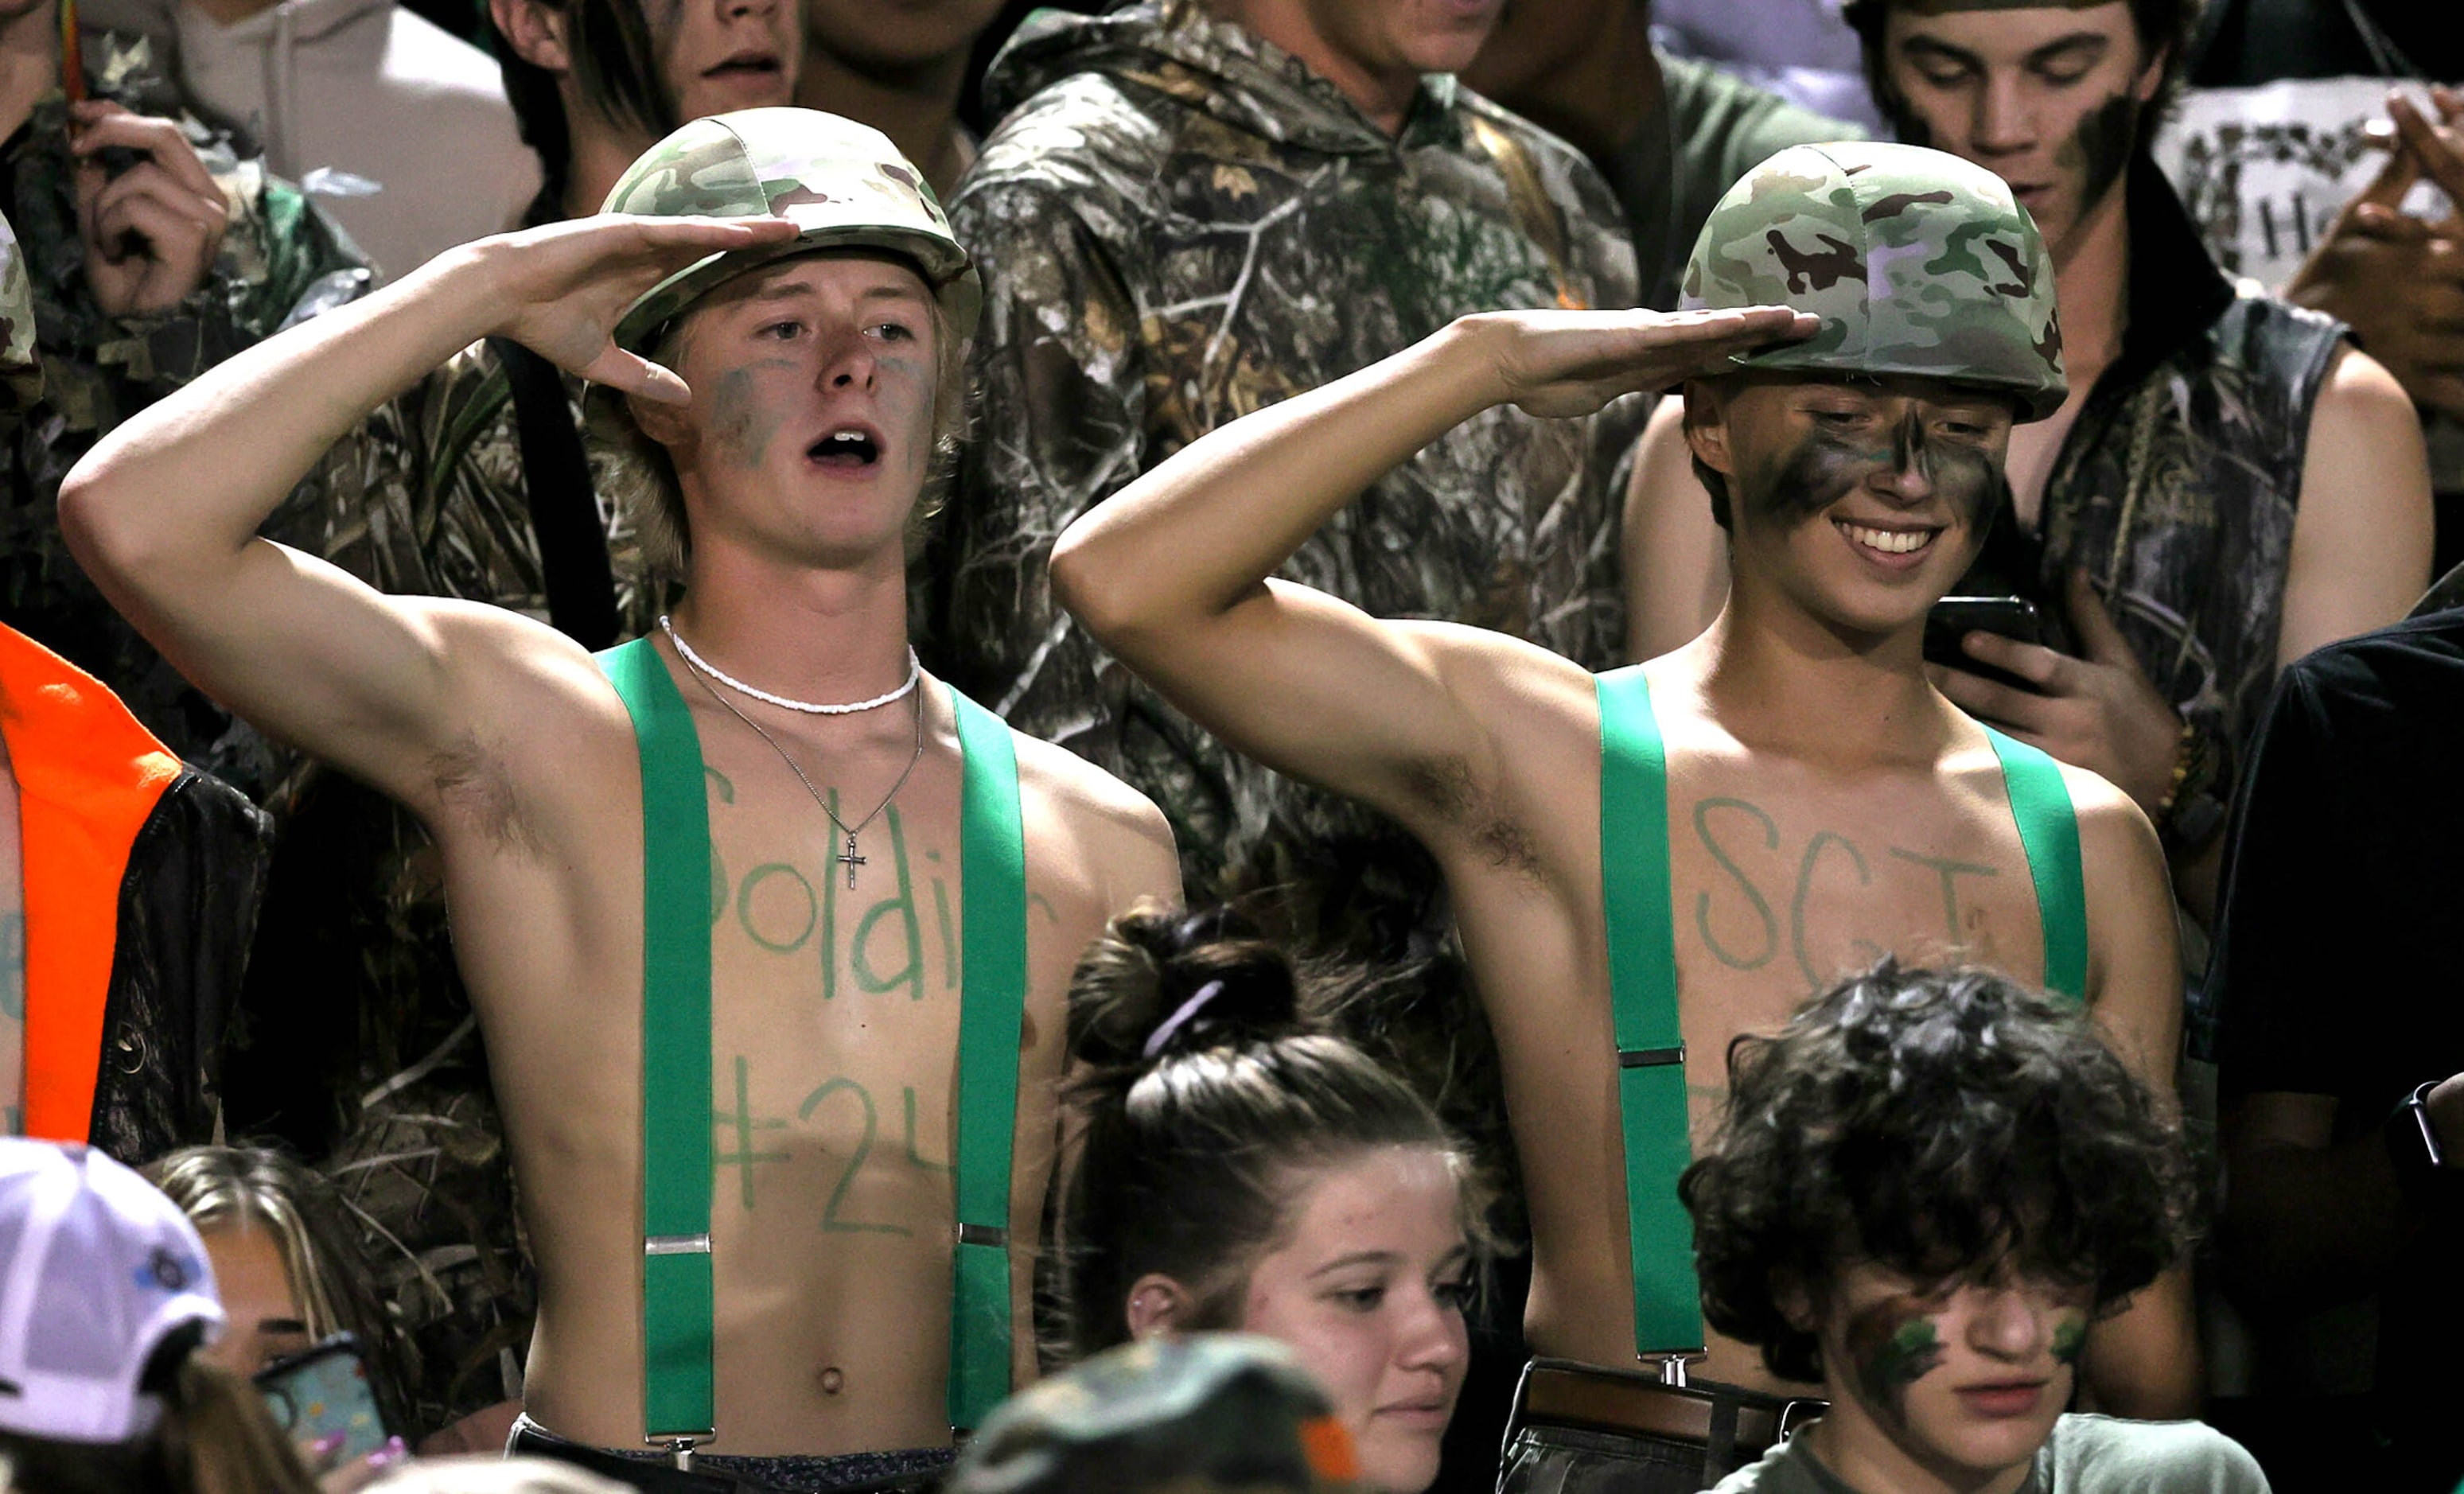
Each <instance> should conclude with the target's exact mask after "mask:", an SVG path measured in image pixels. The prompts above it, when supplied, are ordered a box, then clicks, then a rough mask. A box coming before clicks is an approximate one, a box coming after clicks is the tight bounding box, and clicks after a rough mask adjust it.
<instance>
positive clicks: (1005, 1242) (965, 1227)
mask: <svg viewBox="0 0 2464 1494" xmlns="http://www.w3.org/2000/svg"><path fill="white" fill-rule="evenodd" d="M958 1243H960V1244H962V1245H990V1246H992V1247H993V1248H994V1249H996V1250H1006V1249H1008V1248H1009V1231H1008V1230H1005V1229H1000V1228H997V1227H995V1226H993V1225H990V1224H967V1223H961V1224H960V1225H959V1226H958Z"/></svg>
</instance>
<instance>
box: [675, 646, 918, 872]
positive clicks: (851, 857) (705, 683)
mask: <svg viewBox="0 0 2464 1494" xmlns="http://www.w3.org/2000/svg"><path fill="white" fill-rule="evenodd" d="M659 626H661V627H662V628H667V627H668V620H667V619H666V618H664V617H663V618H661V619H659ZM668 637H669V639H670V640H671V641H672V642H673V643H674V644H675V646H676V650H677V653H678V655H679V657H681V658H682V659H683V660H684V661H685V664H686V667H687V668H688V669H690V670H692V671H693V678H695V679H697V680H699V681H701V688H702V689H704V690H706V691H708V692H710V698H711V699H713V700H715V701H717V702H718V703H719V705H720V707H721V708H723V709H724V710H725V711H726V712H727V714H729V715H732V716H734V717H736V718H737V720H739V721H741V722H743V723H744V724H745V725H747V726H749V727H751V728H753V735H754V736H759V737H760V738H761V739H762V740H763V741H765V742H768V743H769V744H770V750H771V751H772V752H775V753H777V754H778V755H779V760H780V761H781V762H783V763H785V764H786V765H787V771H788V772H790V773H792V774H794V775H796V781H797V782H799V783H802V784H803V785H804V792H805V793H807V794H810V795H811V796H813V802H814V803H817V804H819V805H821V806H822V813H824V814H825V815H827V816H829V819H830V824H831V825H832V826H834V827H835V828H836V829H837V830H838V832H839V833H840V834H841V835H844V836H846V837H847V849H846V850H844V851H841V852H840V853H839V854H838V855H836V856H834V857H832V858H831V859H832V860H833V861H836V862H838V863H839V864H840V865H842V866H844V867H846V868H847V890H848V891H850V892H852V891H854V890H855V868H858V867H861V866H863V865H865V863H866V860H867V858H865V857H863V856H860V855H858V854H856V848H855V838H856V836H858V835H859V834H861V833H863V830H864V827H865V826H866V825H869V824H872V822H874V821H875V820H878V819H880V818H881V812H882V811H883V810H885V809H887V808H889V807H890V802H891V800H893V799H896V798H897V797H898V791H899V790H900V789H902V788H905V787H906V786H907V780H908V776H909V775H910V774H913V772H914V771H915V764H917V763H918V762H921V761H923V760H924V697H923V696H922V695H917V696H916V697H915V751H914V752H913V754H911V755H910V756H909V757H908V758H907V766H906V767H905V768H903V769H901V770H900V771H899V774H898V781H897V782H895V783H892V784H891V785H890V792H889V793H887V794H884V795H882V796H881V802H879V803H877V804H875V805H873V806H872V813H870V814H869V815H866V816H865V817H864V818H863V819H861V820H858V821H857V822H856V823H855V824H854V825H853V827H849V826H848V824H847V822H846V821H844V820H841V819H840V818H839V817H838V812H837V811H836V810H834V809H832V808H831V807H830V802H829V801H828V800H826V799H825V798H823V797H822V791H821V790H820V789H818V788H815V787H814V786H813V780H811V779H808V778H806V777H804V770H803V769H802V768H800V767H798V766H796V759H795V758H792V757H790V756H789V755H788V752H787V749H786V748H784V747H781V746H780V745H779V738H777V737H775V736H771V735H770V734H769V733H768V732H765V731H763V730H762V729H761V723H760V722H759V721H756V720H755V719H753V718H752V717H751V716H749V715H746V714H744V713H743V712H741V711H739V710H737V708H736V702H735V701H732V700H730V699H728V698H727V697H726V696H725V695H722V694H720V693H719V692H718V687H717V686H716V685H715V684H713V683H711V678H710V677H711V676H712V675H717V677H718V678H719V679H722V680H726V681H727V683H728V684H730V685H734V684H735V683H736V682H735V681H734V680H730V679H728V678H727V676H726V675H724V674H719V673H718V671H717V670H713V669H711V668H709V667H708V666H707V665H705V664H703V663H702V662H701V661H700V660H699V659H696V658H694V657H693V650H692V649H690V648H686V647H685V646H684V640H683V639H681V638H677V637H676V635H675V630H674V629H673V628H668ZM909 656H910V657H911V658H912V657H913V650H912V649H911V650H910V651H909ZM739 688H740V687H739ZM914 688H915V680H914V678H913V676H910V677H909V679H908V681H907V686H906V689H905V690H902V691H900V692H898V694H906V693H908V692H912V691H913V690H914ZM747 693H750V694H757V695H758V694H759V692H758V691H753V692H747ZM763 698H765V699H766V698H768V697H766V696H765V697H763ZM897 698H898V695H884V696H883V697H882V698H881V700H878V701H875V702H873V704H874V705H880V704H884V703H886V702H888V701H891V700H895V699H897ZM816 709H830V708H816ZM836 709H838V710H842V711H851V710H855V709H858V708H856V707H852V706H847V707H839V708H836Z"/></svg>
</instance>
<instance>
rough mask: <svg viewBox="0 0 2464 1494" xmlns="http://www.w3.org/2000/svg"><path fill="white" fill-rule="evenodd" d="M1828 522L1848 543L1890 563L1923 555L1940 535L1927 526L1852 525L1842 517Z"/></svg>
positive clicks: (1938, 531) (1936, 530) (1938, 530)
mask: <svg viewBox="0 0 2464 1494" xmlns="http://www.w3.org/2000/svg"><path fill="white" fill-rule="evenodd" d="M1831 522H1832V524H1833V525H1834V527H1836V528H1837V529H1838V531H1839V532H1840V533H1841V534H1843V535H1845V536H1847V537H1848V542H1849V543H1851V544H1853V545H1856V546H1858V547H1859V549H1862V550H1868V551H1871V552H1873V553H1874V554H1875V555H1877V556H1880V557H1884V558H1887V559H1891V560H1905V559H1909V558H1911V557H1914V556H1917V555H1919V554H1922V553H1923V552H1924V551H1925V549H1927V548H1928V547H1929V546H1931V545H1932V543H1933V542H1934V538H1935V537H1936V536H1938V535H1940V534H1941V533H1942V531H1941V530H1940V529H1936V528H1930V527H1919V528H1912V529H1881V528H1878V527H1876V526H1874V525H1871V524H1857V523H1851V522H1850V521H1848V520H1847V519H1844V518H1835V519H1833V520H1832V521H1831Z"/></svg>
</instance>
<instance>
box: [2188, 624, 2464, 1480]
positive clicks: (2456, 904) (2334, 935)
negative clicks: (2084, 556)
mask: <svg viewBox="0 0 2464 1494" xmlns="http://www.w3.org/2000/svg"><path fill="white" fill-rule="evenodd" d="M2459 761H2464V610H2458V611H2446V612H2438V613H2433V614H2431V615H2429V616H2425V617H2420V618H2415V619H2413V620H2410V621H2409V622H2404V623H2399V624H2396V625H2395V626H2392V627H2386V628H2381V629H2379V630H2378V631H2376V632H2373V633H2365V634H2363V635H2362V636H2360V637H2358V638H2352V639H2347V640H2345V641H2344V642H2342V643H2337V644H2331V645H2329V646H2328V647H2326V648H2321V649H2320V650H2318V651H2317V652H2315V653H2313V654H2310V655H2309V656H2308V657H2306V658H2303V659H2301V660H2299V662H2297V663H2295V664H2294V665H2292V666H2291V667H2289V668H2288V669H2286V670H2285V671H2284V673H2283V676H2282V678H2281V681H2280V683H2279V684H2278V686H2277V692H2276V694H2275V697H2274V699H2273V700H2272V701H2271V702H2270V705H2269V709H2268V711H2267V713H2266V714H2265V716H2264V717H2263V718H2262V721H2261V724H2260V730H2259V734H2258V736H2257V737H2256V738H2255V748H2254V753H2253V757H2252V759H2251V765H2250V773H2249V776H2248V778H2247V779H2246V780H2244V783H2243V786H2242V790H2241V794H2240V796H2239V803H2238V805H2237V807H2236V809H2235V813H2234V825H2233V831H2232V836H2233V839H2232V841H2231V842H2230V844H2229V846H2228V848H2227V861H2226V881H2225V888H2224V895H2223V902H2222V912H2221V915H2220V919H2219V922H2218V925H2217V930H2216V947H2215V956H2214V964H2213V965H2212V967H2211V970H2210V973H2209V979H2208V985H2209V989H2210V992H2211V996H2212V998H2213V999H2214V1000H2215V1001H2216V1002H2217V1005H2218V1015H2219V1021H2220V1027H2219V1032H2218V1045H2217V1054H2216V1058H2217V1065H2218V1073H2217V1079H2218V1084H2219V1087H2220V1089H2221V1091H2222V1093H2223V1094H2224V1095H2225V1096H2226V1097H2227V1098H2228V1099H2231V1098H2233V1097H2238V1096H2241V1095H2247V1094H2253V1093H2259V1092H2270V1091H2277V1092H2288V1093H2294V1094H2307V1095H2326V1096H2331V1097H2333V1098H2334V1099H2335V1100H2336V1101H2337V1116H2336V1134H2337V1137H2338V1139H2339V1140H2343V1139H2346V1138H2350V1137H2353V1136H2358V1135H2363V1134H2365V1133H2367V1132H2369V1131H2373V1130H2375V1129H2376V1128H2377V1127H2378V1126H2379V1125H2380V1124H2381V1123H2382V1122H2384V1121H2385V1120H2386V1119H2387V1115H2388V1113H2389V1111H2390V1110H2392V1109H2393V1107H2394V1105H2395V1103H2396V1101H2397V1100H2398V1099H2400V1098H2401V1097H2402V1096H2403V1095H2404V1094H2405V1093H2406V1092H2407V1091H2409V1090H2410V1089H2411V1088H2413V1087H2414V1086H2415V1085H2418V1084H2420V1083H2422V1082H2423V1081H2424V1080H2430V1079H2444V1078H2446V1077H2447V1076H2448V1075H2450V1074H2453V1073H2456V1072H2458V1071H2459V1070H2464V1000H2459V998H2458V996H2457V993H2456V983H2455V976H2456V970H2457V967H2458V965H2459V963H2464V961H2459V957H2458V956H2459V953H2464V951H2459V947H2458V942H2459V941H2458V936H2457V934H2456V933H2455V930H2456V927H2457V925H2456V911H2457V910H2458V909H2459V908H2464V857H2459V856H2457V854H2456V848H2455V842H2456V835H2457V831H2458V829H2459V828H2464V773H2459V772H2458V771H2457V763H2458V762H2459ZM2459 1259H2464V1239H2459V1238H2456V1237H2455V1236H2454V1235H2453V1234H2452V1233H2447V1234H2443V1233H2442V1232H2441V1231H2440V1230H2438V1229H2434V1228H2433V1229H2431V1230H2430V1231H2426V1232H2425V1233H2424V1235H2423V1236H2422V1237H2421V1238H2420V1239H2418V1240H2417V1241H2415V1243H2414V1245H2413V1246H2412V1248H2411V1249H2410V1250H2409V1251H2408V1252H2407V1254H2406V1255H2405V1256H2404V1257H2403V1258H2401V1259H2400V1260H2399V1261H2398V1262H2397V1263H2395V1265H2394V1266H2393V1267H2392V1268H2391V1269H2390V1270H2389V1271H2388V1272H2387V1275H2386V1276H2385V1277H2384V1278H2383V1279H2382V1280H2381V1282H2380V1283H2379V1286H2380V1300H2381V1304H2382V1307H2381V1310H2380V1312H2379V1314H2378V1324H2379V1326H2378V1343H2377V1364H2376V1374H2375V1386H2376V1388H2375V1390H2374V1392H2373V1395H2372V1401H2373V1404H2372V1406H2371V1407H2370V1408H2369V1409H2370V1417H2371V1421H2372V1423H2373V1426H2374V1429H2375V1431H2376V1433H2377V1436H2378V1438H2379V1439H2381V1440H2382V1442H2383V1443H2386V1444H2389V1445H2391V1446H2392V1448H2393V1450H2394V1452H2395V1455H2396V1456H2397V1457H2398V1458H2399V1459H2401V1460H2403V1461H2405V1463H2406V1465H2407V1472H2406V1475H2405V1476H2402V1477H2400V1478H2398V1479H2397V1480H2396V1481H2395V1482H2396V1483H2399V1484H2401V1485H2402V1486H2404V1487H2419V1488H2432V1487H2435V1488H2437V1489H2440V1490H2445V1489H2448V1488H2452V1487H2453V1486H2454V1483H2455V1481H2456V1479H2457V1478H2458V1477H2459V1476H2464V1448H2459V1445H2458V1444H2457V1443H2456V1441H2455V1439H2453V1437H2452V1436H2448V1435H2446V1434H2445V1433H2444V1432H2443V1430H2441V1429H2442V1428H2443V1427H2444V1425H2445V1422H2444V1417H2445V1415H2446V1413H2447V1411H2448V1409H2449V1408H2452V1407H2453V1405H2454V1403H2455V1398H2456V1397H2457V1396H2458V1395H2464V1366H2459V1363H2458V1361H2457V1359H2456V1357H2455V1353H2454V1346H2455V1344H2457V1343H2458V1342H2459V1341H2464V1281H2459V1273H2458V1272H2457V1270H2456V1269H2455V1266H2456V1263H2457V1261H2458V1260H2459ZM2380 1486H2387V1485H2384V1484H2383V1485H2380Z"/></svg>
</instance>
